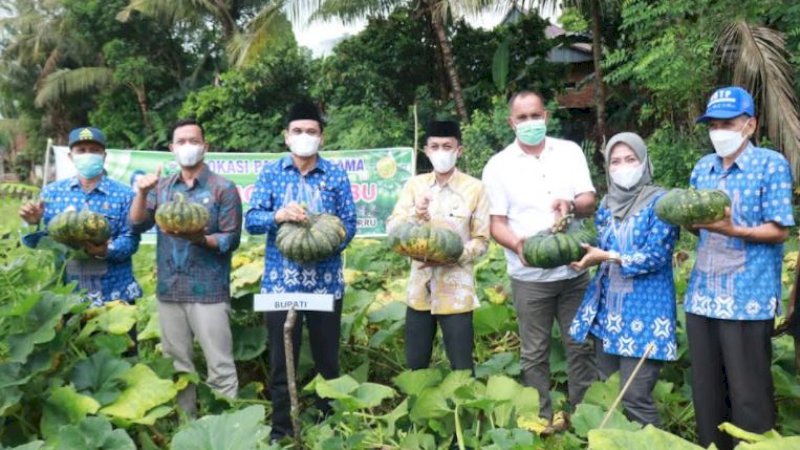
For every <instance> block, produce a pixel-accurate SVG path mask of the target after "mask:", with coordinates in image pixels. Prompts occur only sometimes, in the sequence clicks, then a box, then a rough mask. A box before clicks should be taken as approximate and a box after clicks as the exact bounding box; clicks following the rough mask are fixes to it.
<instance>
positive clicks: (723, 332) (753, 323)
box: [686, 313, 775, 450]
mask: <svg viewBox="0 0 800 450" xmlns="http://www.w3.org/2000/svg"><path fill="white" fill-rule="evenodd" d="M772 327H773V320H771V319H770V320H722V319H712V318H708V317H704V316H698V315H695V314H688V313H687V314H686V333H687V336H688V338H689V356H690V358H691V362H692V402H693V403H694V409H695V417H696V420H697V439H698V441H699V443H700V445H701V446H703V447H707V446H708V445H710V444H711V443H714V444H716V446H717V449H719V450H728V449H732V448H733V446H734V444H735V443H734V442H733V439H732V438H731V436H730V435H728V434H726V433H724V432H722V431H720V430H719V429H718V428H717V427H718V426H719V424H721V423H722V422H726V421H727V422H731V423H733V424H734V425H736V426H737V427H740V428H743V429H745V430H747V431H752V432H754V433H764V432H766V431H768V430H770V429H772V428H774V427H775V397H774V389H773V385H772V372H771V371H770V367H771V365H772V342H771V341H770V335H771V333H772Z"/></svg>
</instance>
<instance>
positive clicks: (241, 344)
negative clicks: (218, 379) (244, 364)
mask: <svg viewBox="0 0 800 450" xmlns="http://www.w3.org/2000/svg"><path fill="white" fill-rule="evenodd" d="M231 331H232V333H233V358H234V359H235V360H236V361H249V360H251V359H254V358H257V357H258V356H259V355H261V354H262V353H263V352H264V350H266V348H267V328H266V327H264V326H255V327H242V326H239V325H234V326H233V327H232V330H231Z"/></svg>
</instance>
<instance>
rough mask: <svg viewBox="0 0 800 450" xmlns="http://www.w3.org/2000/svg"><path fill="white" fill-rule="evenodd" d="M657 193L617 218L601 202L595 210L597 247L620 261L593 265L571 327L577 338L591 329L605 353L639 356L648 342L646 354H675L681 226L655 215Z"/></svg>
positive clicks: (671, 356)
mask: <svg viewBox="0 0 800 450" xmlns="http://www.w3.org/2000/svg"><path fill="white" fill-rule="evenodd" d="M659 197H660V195H659V196H658V197H654V198H653V199H652V201H651V202H650V203H649V204H648V205H647V206H645V207H643V208H641V209H640V210H638V211H636V212H635V213H634V214H632V215H630V216H628V217H626V218H625V219H624V220H621V221H620V220H618V219H615V218H614V217H613V216H612V215H611V213H610V211H609V209H608V208H607V207H605V206H604V205H601V206H600V208H599V209H598V210H597V214H596V217H595V225H596V227H597V233H598V240H599V242H598V246H599V247H600V248H602V249H603V250H607V251H615V252H617V253H619V255H620V259H621V261H622V262H621V263H620V264H617V263H612V262H604V263H603V264H601V265H600V267H599V268H598V269H597V272H596V273H595V276H594V278H593V279H592V282H591V283H590V284H589V288H588V289H587V290H586V294H585V295H584V298H583V302H582V303H581V306H580V308H578V311H577V313H576V314H575V319H574V320H573V321H572V326H570V330H569V332H570V335H571V336H572V338H573V339H575V340H576V341H578V342H583V341H584V340H585V339H586V337H587V335H588V334H589V333H591V334H592V335H594V336H596V337H597V338H598V339H599V340H600V341H601V343H602V345H603V351H604V352H605V353H608V354H612V355H619V356H627V357H641V356H642V355H644V353H645V350H646V348H647V346H648V345H650V344H652V346H653V349H652V350H651V353H650V356H649V358H650V359H659V360H666V361H672V360H675V359H677V358H678V342H677V338H676V328H675V320H676V319H675V316H676V313H675V311H676V306H675V283H674V281H673V278H672V251H673V249H674V248H675V241H676V240H677V239H678V233H679V229H678V227H675V226H672V225H669V224H667V223H665V222H664V221H662V220H661V219H659V218H658V216H656V214H655V211H654V205H655V202H656V201H657V200H658V198H659Z"/></svg>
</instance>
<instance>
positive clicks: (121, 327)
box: [80, 301, 136, 339]
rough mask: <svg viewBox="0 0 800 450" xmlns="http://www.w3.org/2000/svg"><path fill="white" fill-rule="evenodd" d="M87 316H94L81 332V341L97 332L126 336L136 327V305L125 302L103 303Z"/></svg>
mask: <svg viewBox="0 0 800 450" xmlns="http://www.w3.org/2000/svg"><path fill="white" fill-rule="evenodd" d="M88 314H92V315H95V314H96V315H95V316H94V317H93V318H92V319H91V320H89V322H88V323H87V324H86V326H84V327H83V330H81V334H80V338H81V339H85V338H87V337H89V336H91V334H92V333H94V332H95V331H98V330H100V331H105V332H106V333H109V334H126V333H127V332H128V331H130V329H131V328H133V327H134V325H136V305H129V304H127V303H125V302H119V301H116V302H109V303H105V304H104V305H103V306H101V307H99V308H93V309H91V310H90V311H89V313H88Z"/></svg>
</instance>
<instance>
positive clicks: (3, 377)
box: [0, 363, 30, 417]
mask: <svg viewBox="0 0 800 450" xmlns="http://www.w3.org/2000/svg"><path fill="white" fill-rule="evenodd" d="M21 368H22V365H21V364H18V363H3V364H0V417H2V416H4V415H5V413H6V411H8V410H9V409H10V408H11V407H13V406H15V405H17V404H18V403H19V400H20V399H21V398H22V391H21V390H20V389H19V388H18V387H17V386H21V385H24V384H25V383H27V382H28V380H29V379H30V376H24V377H23V376H21V375H20V371H21Z"/></svg>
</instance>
